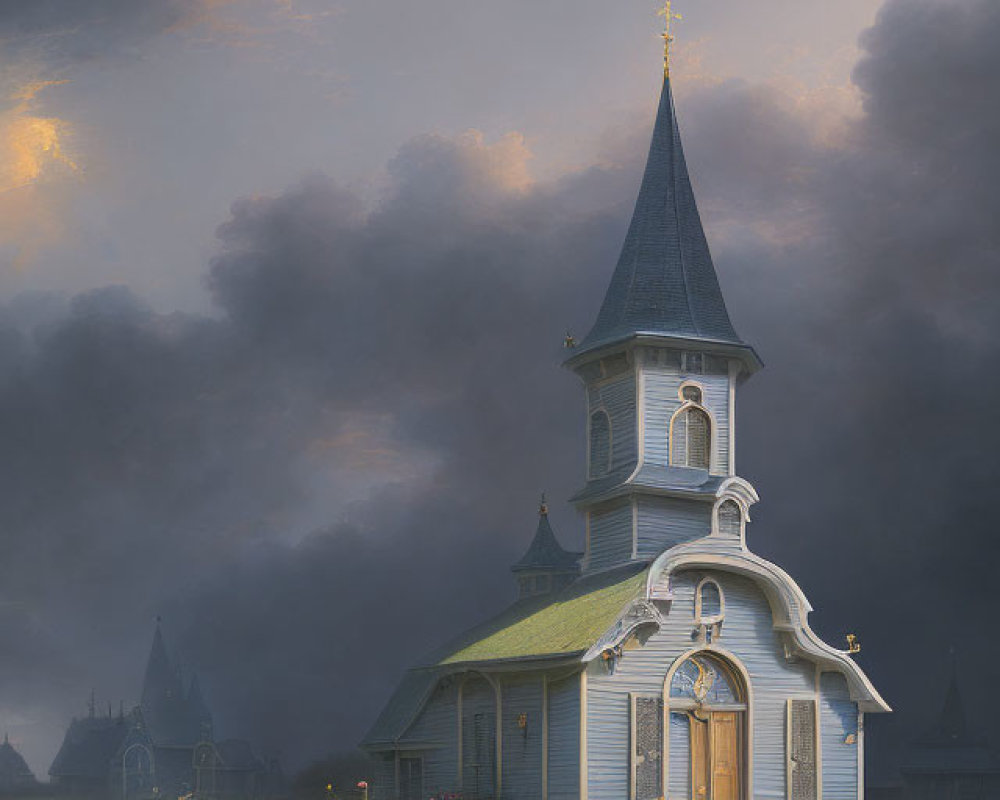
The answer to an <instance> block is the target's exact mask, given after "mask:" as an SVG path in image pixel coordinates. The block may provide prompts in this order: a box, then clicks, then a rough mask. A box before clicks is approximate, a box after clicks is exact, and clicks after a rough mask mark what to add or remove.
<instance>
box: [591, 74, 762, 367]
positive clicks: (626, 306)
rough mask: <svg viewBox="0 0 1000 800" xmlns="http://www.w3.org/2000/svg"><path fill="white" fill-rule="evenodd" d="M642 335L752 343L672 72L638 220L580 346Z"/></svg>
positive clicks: (641, 193)
mask: <svg viewBox="0 0 1000 800" xmlns="http://www.w3.org/2000/svg"><path fill="white" fill-rule="evenodd" d="M639 334H646V335H652V336H669V337H677V338H685V339H701V340H707V341H712V342H719V343H724V344H728V345H737V346H745V345H744V344H743V342H742V340H741V339H740V337H739V336H738V335H737V334H736V331H735V330H734V329H733V325H732V323H731V322H730V320H729V313H728V312H727V310H726V303H725V301H724V300H723V298H722V291H721V290H720V288H719V280H718V277H717V276H716V274H715V267H714V266H713V264H712V256H711V254H710V253H709V249H708V242H707V241H706V239H705V231H704V229H703V228H702V224H701V217H700V216H699V214H698V206H697V204H696V203H695V198H694V191H693V190H692V188H691V180H690V178H689V176H688V169H687V163H686V162H685V160H684V150H683V147H682V146H681V135H680V130H679V129H678V127H677V116H676V113H675V110H674V101H673V95H672V93H671V90H670V79H669V78H668V77H665V78H664V82H663V92H662V95H661V96H660V109H659V113H658V114H657V118H656V126H655V128H654V129H653V141H652V144H651V145H650V149H649V159H648V161H647V163H646V173H645V175H644V176H643V179H642V187H641V188H640V190H639V198H638V200H637V201H636V204H635V212H634V214H633V216H632V224H631V225H630V226H629V230H628V235H627V236H626V238H625V245H624V247H623V248H622V253H621V256H620V257H619V259H618V266H617V267H616V268H615V272H614V275H613V276H612V278H611V285H610V286H609V287H608V291H607V294H606V295H605V298H604V304H603V305H602V306H601V310H600V312H599V314H598V316H597V322H595V323H594V327H593V329H592V330H591V331H590V333H589V334H588V335H587V336H586V338H585V339H584V340H583V342H582V343H581V345H580V348H579V351H586V350H590V349H594V348H597V347H601V346H603V345H607V344H612V343H614V342H618V341H621V340H624V339H627V338H630V337H632V336H635V335H639Z"/></svg>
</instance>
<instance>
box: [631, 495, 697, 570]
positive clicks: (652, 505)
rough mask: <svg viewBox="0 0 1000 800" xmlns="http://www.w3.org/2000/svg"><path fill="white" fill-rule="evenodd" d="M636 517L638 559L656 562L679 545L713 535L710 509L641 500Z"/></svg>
mask: <svg viewBox="0 0 1000 800" xmlns="http://www.w3.org/2000/svg"><path fill="white" fill-rule="evenodd" d="M637 503H638V509H637V510H638V513H637V515H636V523H637V526H636V530H637V540H636V541H637V553H636V554H637V556H638V557H639V558H655V557H656V556H658V555H659V554H660V553H662V552H663V551H664V550H667V549H669V548H671V547H673V546H674V545H677V544H680V543H682V542H688V541H691V540H692V539H700V538H702V537H703V536H708V534H709V533H711V531H712V506H711V505H709V504H708V503H692V502H690V501H685V500H676V499H672V498H661V497H640V498H639V499H638V500H637Z"/></svg>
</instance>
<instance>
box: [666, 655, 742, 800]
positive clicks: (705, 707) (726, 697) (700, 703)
mask: <svg viewBox="0 0 1000 800" xmlns="http://www.w3.org/2000/svg"><path fill="white" fill-rule="evenodd" d="M667 690H668V692H667V694H668V696H667V702H668V704H669V710H670V717H669V718H670V737H669V759H670V761H669V769H668V775H669V780H670V796H671V797H678V798H681V797H684V798H691V800H744V798H745V796H746V777H745V774H746V741H747V733H746V731H747V688H746V686H745V683H744V681H743V679H742V677H741V676H740V673H739V672H738V671H737V669H736V668H735V667H734V666H733V665H732V664H731V663H730V662H729V661H728V660H727V659H725V658H723V657H722V656H721V655H719V654H717V653H714V652H711V651H707V650H703V651H699V652H697V653H694V654H693V655H691V656H688V657H687V658H686V659H684V661H682V662H681V663H680V665H679V666H678V667H677V668H676V669H675V670H673V673H672V675H671V676H670V678H669V681H668V686H667Z"/></svg>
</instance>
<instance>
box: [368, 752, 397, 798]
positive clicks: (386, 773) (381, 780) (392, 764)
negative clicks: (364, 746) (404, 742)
mask: <svg viewBox="0 0 1000 800" xmlns="http://www.w3.org/2000/svg"><path fill="white" fill-rule="evenodd" d="M371 789H372V800H392V798H394V797H395V796H396V758H395V756H394V755H393V754H392V753H386V754H380V755H378V756H376V761H375V776H374V780H373V781H372V787H371Z"/></svg>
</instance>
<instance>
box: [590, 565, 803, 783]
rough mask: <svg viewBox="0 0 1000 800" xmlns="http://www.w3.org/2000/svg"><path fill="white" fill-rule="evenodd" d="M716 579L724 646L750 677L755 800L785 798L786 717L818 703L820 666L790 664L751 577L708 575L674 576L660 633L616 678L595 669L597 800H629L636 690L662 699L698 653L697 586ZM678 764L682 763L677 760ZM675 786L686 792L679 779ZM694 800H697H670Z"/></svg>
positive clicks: (620, 666) (593, 778)
mask: <svg viewBox="0 0 1000 800" xmlns="http://www.w3.org/2000/svg"><path fill="white" fill-rule="evenodd" d="M707 574H711V575H712V577H713V578H715V579H716V580H717V582H718V583H719V585H720V586H721V588H722V591H723V593H724V595H725V621H724V623H723V627H722V636H721V639H720V640H719V641H718V646H719V647H720V648H722V649H723V650H725V651H729V652H731V653H732V654H733V655H734V656H735V657H736V658H737V659H739V660H740V661H741V663H742V664H743V665H744V666H745V668H746V669H747V671H748V672H749V675H750V692H751V697H752V705H751V714H752V725H753V734H752V736H753V745H752V748H753V773H754V793H753V796H754V797H755V798H761V799H762V800H763V798H778V797H784V796H785V771H786V757H785V714H786V704H787V700H788V698H790V697H800V698H815V697H816V675H815V669H814V666H813V665H812V664H811V663H807V662H798V663H789V662H788V661H787V660H786V659H785V657H784V649H783V646H782V643H781V640H780V638H779V635H778V634H777V632H775V631H774V630H773V627H772V616H771V610H770V606H769V605H768V602H767V599H766V598H765V597H764V595H763V593H762V592H761V591H760V590H759V589H757V587H756V586H755V585H754V584H753V582H751V581H750V580H749V579H746V578H743V577H740V576H736V575H732V574H731V573H725V572H712V573H709V572H707V571H703V570H697V571H690V572H687V573H681V574H678V575H675V578H674V581H673V584H672V588H673V592H674V600H673V603H672V605H671V608H670V613H669V614H668V615H667V616H666V618H665V623H664V625H663V627H662V628H661V630H660V631H659V632H657V633H655V634H653V635H652V636H651V637H650V638H649V640H648V641H647V642H646V643H645V644H644V645H641V646H638V647H635V648H628V647H626V649H625V651H624V654H623V657H622V658H621V659H620V660H619V661H618V662H617V664H616V665H615V666H614V669H613V672H610V673H609V670H608V668H607V667H606V666H605V665H604V663H603V662H599V661H595V662H593V663H592V664H591V665H590V667H589V670H588V695H587V725H588V737H587V740H588V748H587V759H588V774H589V791H588V797H589V798H591V800H597V799H598V798H608V800H611V798H616V799H617V798H622V797H628V789H629V779H630V778H629V767H628V765H629V692H636V693H639V694H644V695H659V694H660V693H661V692H662V691H663V683H664V680H665V677H666V674H667V671H668V670H669V669H670V667H671V665H672V664H673V662H674V660H675V659H677V658H678V657H680V656H681V655H683V654H685V653H686V652H688V651H689V650H691V649H692V648H694V647H695V642H694V640H693V637H692V634H693V632H694V630H695V624H694V591H695V586H696V585H697V583H698V582H699V581H700V580H701V578H703V577H705V576H706V575H707ZM671 760H672V761H673V760H675V758H674V756H673V754H671ZM668 785H669V786H671V787H672V788H674V787H676V788H678V789H683V786H679V785H678V784H677V783H676V782H675V780H674V778H673V776H671V778H670V779H669V780H668ZM670 796H671V798H673V799H674V800H689V797H690V795H686V794H685V795H682V796H676V795H674V794H671V795H670Z"/></svg>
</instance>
